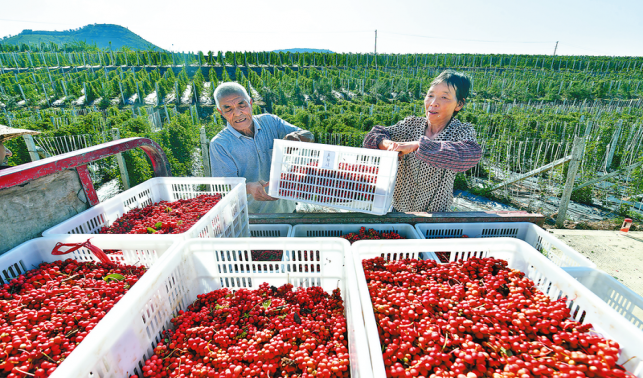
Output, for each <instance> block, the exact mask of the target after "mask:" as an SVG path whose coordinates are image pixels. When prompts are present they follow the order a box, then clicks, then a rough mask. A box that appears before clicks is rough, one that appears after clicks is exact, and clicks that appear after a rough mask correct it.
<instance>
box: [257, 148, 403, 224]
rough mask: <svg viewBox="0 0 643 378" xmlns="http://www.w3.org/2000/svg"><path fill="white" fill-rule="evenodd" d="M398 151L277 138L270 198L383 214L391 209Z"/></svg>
mask: <svg viewBox="0 0 643 378" xmlns="http://www.w3.org/2000/svg"><path fill="white" fill-rule="evenodd" d="M397 156H398V153H397V152H392V151H382V150H373V149H367V148H356V147H343V146H331V145H326V144H315V143H302V142H292V141H285V140H275V144H274V149H273V153H272V166H271V168H270V187H269V191H268V194H269V195H270V196H272V197H275V198H283V199H289V200H295V201H299V202H305V203H311V204H316V205H322V206H328V207H333V208H337V209H345V210H351V211H359V212H362V213H368V214H376V215H383V214H386V213H387V212H388V210H389V208H390V207H391V201H392V200H393V189H394V188H395V179H396V177H397V166H398V160H397Z"/></svg>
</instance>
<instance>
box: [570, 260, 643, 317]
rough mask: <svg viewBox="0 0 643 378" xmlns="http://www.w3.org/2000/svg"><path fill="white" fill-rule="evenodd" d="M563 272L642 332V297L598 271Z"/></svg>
mask: <svg viewBox="0 0 643 378" xmlns="http://www.w3.org/2000/svg"><path fill="white" fill-rule="evenodd" d="M563 270H564V271H565V272H567V273H568V274H569V275H570V276H572V277H574V278H575V279H576V280H577V281H578V282H580V283H582V284H583V285H584V286H585V287H586V288H588V289H589V290H591V291H592V293H594V294H596V295H597V296H598V297H599V298H601V299H602V300H603V302H605V303H607V304H608V305H609V306H610V307H611V308H613V309H614V310H616V312H618V313H619V314H621V315H623V317H624V318H625V319H627V320H629V321H630V322H631V323H632V324H634V326H636V327H637V328H638V329H641V330H643V297H641V296H640V295H638V294H637V293H636V292H634V291H633V290H632V289H630V288H629V287H627V286H625V285H623V284H622V283H620V282H619V281H617V280H616V279H614V277H612V276H610V275H609V274H607V273H605V272H604V271H602V270H600V269H593V268H586V267H571V268H563Z"/></svg>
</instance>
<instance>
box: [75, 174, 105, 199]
mask: <svg viewBox="0 0 643 378" xmlns="http://www.w3.org/2000/svg"><path fill="white" fill-rule="evenodd" d="M76 172H78V178H79V179H80V184H81V185H82V186H83V190H84V191H85V197H87V201H88V202H89V206H92V207H93V206H96V205H98V204H99V203H100V201H99V200H98V194H96V190H95V189H94V183H93V181H92V178H91V176H90V175H89V170H88V169H87V164H85V165H79V166H78V167H76Z"/></svg>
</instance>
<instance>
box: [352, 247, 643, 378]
mask: <svg viewBox="0 0 643 378" xmlns="http://www.w3.org/2000/svg"><path fill="white" fill-rule="evenodd" d="M351 249H352V252H353V258H354V263H355V264H354V265H355V270H356V274H357V285H358V288H359V293H360V299H361V303H362V312H363V314H364V322H365V327H366V333H367V337H368V343H369V349H370V353H371V361H372V365H373V375H374V376H375V377H386V373H385V367H384V359H383V357H382V349H381V348H382V346H381V345H380V340H379V335H378V331H377V324H376V321H375V314H374V312H373V304H372V302H371V297H370V295H369V292H368V286H367V284H366V277H365V275H364V268H363V266H362V260H363V259H369V258H373V257H378V256H386V257H388V258H389V259H394V260H397V259H402V258H417V256H418V254H419V253H421V252H425V251H449V252H450V253H451V255H452V256H455V258H456V259H468V258H470V257H474V256H475V257H494V258H499V259H503V260H506V261H507V262H508V266H509V268H512V269H517V270H520V271H521V272H524V273H525V274H526V276H527V277H528V278H529V279H531V280H532V281H534V283H535V285H536V286H537V288H538V289H539V290H541V291H542V292H544V293H546V294H547V295H549V297H551V298H553V299H559V298H562V297H566V298H567V304H568V307H569V308H570V309H571V313H572V315H573V316H572V317H573V319H574V320H577V321H580V320H581V319H582V322H583V323H591V324H592V325H593V326H594V330H595V331H596V332H598V333H600V334H602V335H604V336H605V337H607V338H610V339H613V340H616V341H617V342H618V343H619V344H620V346H621V350H620V358H619V361H618V363H619V364H624V363H625V362H627V363H625V364H624V367H625V368H626V369H627V370H628V371H629V372H631V373H633V374H634V375H636V376H637V377H640V378H643V359H642V358H643V331H641V330H640V329H638V328H636V327H635V326H634V325H633V324H632V323H630V322H627V321H625V319H623V317H622V316H621V315H620V314H618V313H617V312H616V311H615V310H613V309H612V308H610V307H609V306H608V305H607V304H605V302H603V301H602V300H601V299H600V298H599V297H597V296H596V295H595V294H594V293H592V292H591V291H590V290H589V289H587V288H586V287H585V286H583V285H582V284H581V283H580V282H578V281H576V280H575V279H573V278H572V277H571V276H570V275H569V274H566V273H565V272H564V271H563V270H562V268H560V267H558V266H556V265H555V264H554V263H553V262H552V261H550V260H549V259H547V258H546V257H545V256H544V255H542V254H541V253H539V252H538V251H536V250H535V249H534V248H533V247H532V246H530V245H529V244H527V243H526V242H524V241H522V240H518V239H511V238H497V239H458V240H422V241H418V240H416V241H413V240H399V241H397V242H395V243H384V242H381V241H378V240H364V241H358V242H356V243H354V244H353V245H352V246H351Z"/></svg>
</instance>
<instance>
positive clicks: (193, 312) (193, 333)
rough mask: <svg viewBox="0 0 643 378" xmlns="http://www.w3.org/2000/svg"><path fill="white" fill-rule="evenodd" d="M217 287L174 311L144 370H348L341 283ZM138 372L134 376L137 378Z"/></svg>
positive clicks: (254, 373)
mask: <svg viewBox="0 0 643 378" xmlns="http://www.w3.org/2000/svg"><path fill="white" fill-rule="evenodd" d="M292 288H293V286H292V285H290V284H287V285H284V286H281V287H279V288H276V287H274V286H269V285H268V284H266V283H264V284H262V285H261V286H260V287H259V289H257V290H247V289H239V290H237V291H235V292H231V291H230V290H228V289H220V290H215V291H212V292H210V293H207V294H201V295H198V296H197V298H198V299H197V300H196V301H195V302H194V303H192V304H191V305H190V306H189V307H188V309H187V311H185V312H183V311H180V312H179V315H178V316H177V317H175V318H174V319H172V323H173V325H174V329H175V330H174V331H165V332H164V337H163V339H162V340H161V341H160V342H159V344H158V345H157V346H156V348H154V355H153V356H152V357H151V358H150V359H148V360H147V361H146V362H145V365H144V366H143V368H142V370H143V376H144V377H188V376H190V377H208V378H230V377H302V378H307V377H308V378H312V377H325V378H328V377H348V376H349V368H348V367H349V358H348V340H347V333H346V319H345V317H344V305H343V301H342V298H341V296H340V291H339V289H336V290H334V291H333V293H332V295H329V294H327V293H326V292H325V291H324V290H323V289H322V288H321V287H310V288H297V290H295V291H293V290H292ZM135 377H136V376H132V378H135Z"/></svg>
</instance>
